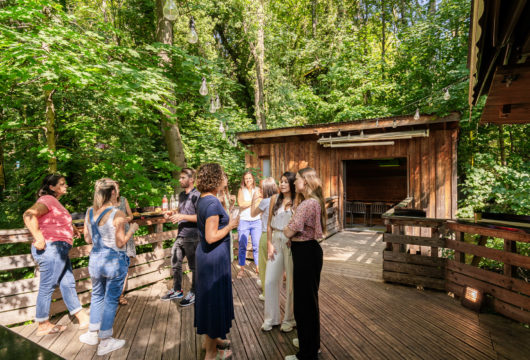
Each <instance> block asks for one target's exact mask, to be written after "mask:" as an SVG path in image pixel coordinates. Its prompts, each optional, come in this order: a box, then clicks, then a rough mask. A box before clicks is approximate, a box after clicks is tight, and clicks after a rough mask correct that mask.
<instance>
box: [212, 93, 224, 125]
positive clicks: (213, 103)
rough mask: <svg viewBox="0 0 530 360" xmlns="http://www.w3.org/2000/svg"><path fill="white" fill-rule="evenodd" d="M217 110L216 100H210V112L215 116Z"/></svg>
mask: <svg viewBox="0 0 530 360" xmlns="http://www.w3.org/2000/svg"><path fill="white" fill-rule="evenodd" d="M216 110H217V109H216V108H215V100H214V99H213V98H211V99H210V112H211V113H212V114H213V113H214V112H215V111H216ZM221 124H222V123H221ZM219 130H221V128H219Z"/></svg>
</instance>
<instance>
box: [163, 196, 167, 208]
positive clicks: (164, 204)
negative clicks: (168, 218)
mask: <svg viewBox="0 0 530 360" xmlns="http://www.w3.org/2000/svg"><path fill="white" fill-rule="evenodd" d="M167 205H168V204H167V196H166V195H164V197H163V198H162V211H167V207H168V206H167Z"/></svg>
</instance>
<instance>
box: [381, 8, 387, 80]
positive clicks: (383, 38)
mask: <svg viewBox="0 0 530 360" xmlns="http://www.w3.org/2000/svg"><path fill="white" fill-rule="evenodd" d="M385 27H386V23H385V0H381V77H382V78H383V79H384V78H385V42H386V32H385Z"/></svg>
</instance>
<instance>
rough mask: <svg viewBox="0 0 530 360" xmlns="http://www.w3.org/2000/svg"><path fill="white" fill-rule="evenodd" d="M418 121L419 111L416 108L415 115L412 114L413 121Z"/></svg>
mask: <svg viewBox="0 0 530 360" xmlns="http://www.w3.org/2000/svg"><path fill="white" fill-rule="evenodd" d="M419 119H420V109H419V108H416V113H415V114H414V120H419Z"/></svg>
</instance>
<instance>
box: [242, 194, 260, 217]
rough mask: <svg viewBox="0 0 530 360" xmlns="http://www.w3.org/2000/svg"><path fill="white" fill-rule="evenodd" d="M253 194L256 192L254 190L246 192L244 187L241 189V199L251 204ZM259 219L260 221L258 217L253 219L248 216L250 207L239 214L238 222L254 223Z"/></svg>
mask: <svg viewBox="0 0 530 360" xmlns="http://www.w3.org/2000/svg"><path fill="white" fill-rule="evenodd" d="M254 192H256V188H253V189H252V191H248V189H247V188H246V187H244V188H243V199H244V200H245V201H248V202H251V201H252V196H254ZM259 219H260V216H259V215H258V216H255V217H252V216H250V206H249V207H248V208H246V209H245V210H243V211H241V212H240V213H239V220H244V221H255V220H259Z"/></svg>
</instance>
